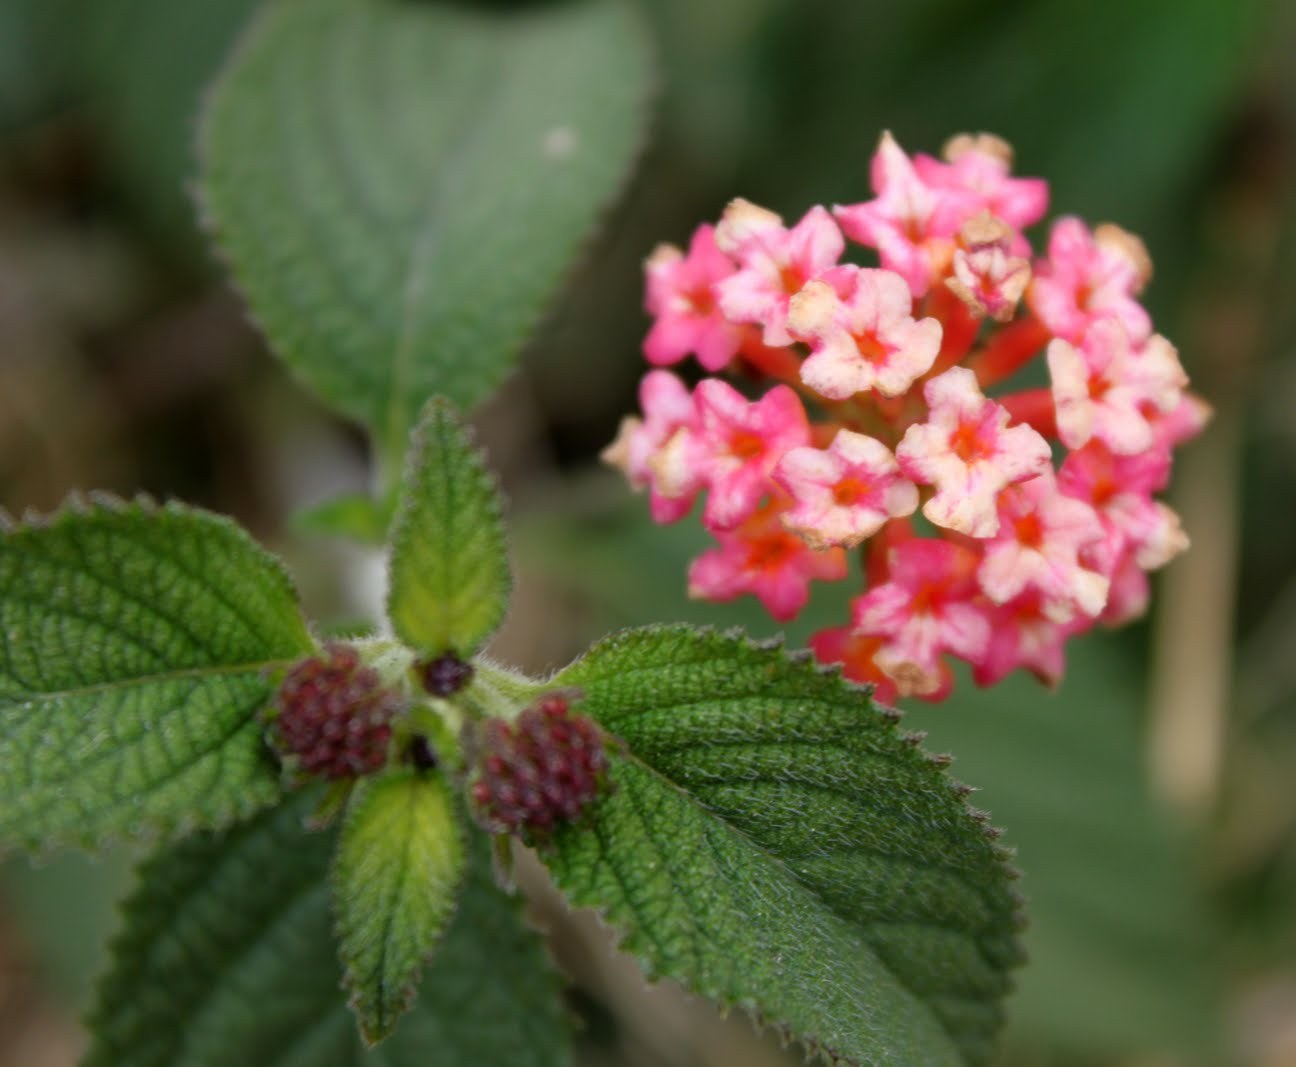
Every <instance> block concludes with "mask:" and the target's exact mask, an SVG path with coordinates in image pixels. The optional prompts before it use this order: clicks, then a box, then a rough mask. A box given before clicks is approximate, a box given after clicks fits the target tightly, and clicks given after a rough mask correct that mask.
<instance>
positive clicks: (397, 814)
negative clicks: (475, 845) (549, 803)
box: [333, 770, 464, 1043]
mask: <svg viewBox="0 0 1296 1067" xmlns="http://www.w3.org/2000/svg"><path fill="white" fill-rule="evenodd" d="M463 864H464V851H463V839H462V837H461V835H460V829H459V825H458V822H457V820H456V819H455V812H454V801H453V799H452V798H451V795H450V791H449V789H448V788H447V787H446V784H445V782H444V781H443V780H442V779H441V778H440V777H436V776H433V775H428V774H421V773H419V772H418V771H413V770H409V771H401V772H399V773H397V774H393V775H391V776H389V777H385V778H380V779H378V780H376V781H372V782H367V783H362V784H361V785H360V786H358V787H357V792H356V793H355V794H354V795H353V797H352V800H351V806H350V809H349V810H348V812H347V817H346V822H345V824H344V825H343V828H342V837H341V840H340V842H339V844H338V852H337V860H336V862H335V865H334V868H333V906H334V910H335V911H336V912H337V922H338V936H339V938H340V945H339V949H340V952H341V956H342V962H343V965H344V968H345V972H346V975H345V979H344V981H345V983H346V986H347V988H349V989H350V990H351V991H352V1004H351V1006H352V1007H353V1008H354V1009H355V1012H356V1015H357V1016H358V1017H359V1020H360V1030H361V1033H362V1034H363V1035H364V1038H365V1040H366V1041H368V1042H370V1043H377V1042H379V1041H381V1040H382V1039H383V1038H385V1037H387V1036H388V1035H389V1034H390V1033H391V1032H392V1030H393V1029H394V1028H395V1026H396V1021H397V1019H399V1018H400V1016H401V1014H402V1013H403V1012H405V1011H406V1010H407V1009H408V1008H409V1006H410V1004H411V1003H412V1002H413V1000H414V993H415V989H416V983H417V981H418V978H419V972H420V971H421V970H422V969H423V963H424V962H425V961H426V960H427V959H428V957H429V956H430V955H431V953H432V948H433V946H434V945H435V944H436V942H437V939H438V938H439V937H440V936H441V934H442V933H443V932H444V930H445V926H446V923H447V922H448V921H449V919H450V916H451V915H452V914H453V913H454V907H455V895H456V890H457V889H458V886H459V879H460V876H461V875H462V874H463Z"/></svg>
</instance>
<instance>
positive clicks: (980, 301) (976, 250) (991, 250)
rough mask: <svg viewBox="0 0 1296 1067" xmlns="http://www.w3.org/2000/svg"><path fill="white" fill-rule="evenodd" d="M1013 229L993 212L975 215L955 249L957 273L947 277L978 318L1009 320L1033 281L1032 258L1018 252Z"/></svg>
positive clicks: (960, 236)
mask: <svg viewBox="0 0 1296 1067" xmlns="http://www.w3.org/2000/svg"><path fill="white" fill-rule="evenodd" d="M1012 238H1013V232H1012V230H1010V229H1009V228H1008V227H1007V226H1006V225H1004V223H1002V222H1000V221H999V220H998V219H997V218H995V217H994V216H993V215H989V214H986V213H984V212H983V213H982V214H980V215H975V216H973V217H972V218H970V219H969V220H968V221H967V222H965V223H964V224H963V228H962V229H960V230H959V234H958V249H957V250H956V251H955V253H954V264H953V269H954V273H953V274H952V275H951V276H950V277H948V278H946V279H945V284H946V285H947V286H948V287H949V289H950V291H951V292H953V294H954V295H955V296H957V297H958V298H959V299H960V300H962V301H963V303H964V304H966V305H967V306H968V309H969V310H970V311H971V312H972V314H973V315H974V316H975V317H976V318H979V319H980V318H985V317H986V316H987V315H988V316H989V317H990V318H992V319H994V320H995V321H996V322H1007V321H1008V320H1009V319H1011V318H1012V317H1013V315H1014V314H1015V313H1016V311H1017V304H1018V301H1020V300H1021V298H1022V294H1023V293H1024V292H1025V291H1026V285H1027V283H1029V282H1030V261H1029V260H1027V259H1026V258H1025V257H1023V256H1019V255H1014V254H1013V250H1012Z"/></svg>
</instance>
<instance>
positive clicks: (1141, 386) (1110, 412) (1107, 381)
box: [1048, 318, 1188, 455]
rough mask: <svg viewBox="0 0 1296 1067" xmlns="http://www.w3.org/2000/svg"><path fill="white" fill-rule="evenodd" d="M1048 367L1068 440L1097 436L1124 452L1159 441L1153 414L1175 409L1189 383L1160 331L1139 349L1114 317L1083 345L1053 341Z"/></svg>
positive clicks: (1075, 444)
mask: <svg viewBox="0 0 1296 1067" xmlns="http://www.w3.org/2000/svg"><path fill="white" fill-rule="evenodd" d="M1048 367H1049V375H1050V377H1051V378H1052V380H1053V403H1054V405H1055V406H1056V408H1057V430H1058V436H1059V437H1060V438H1061V439H1062V443H1063V444H1065V445H1066V446H1067V447H1068V448H1080V447H1082V446H1083V445H1085V444H1087V443H1088V442H1089V441H1090V440H1091V439H1093V438H1096V439H1098V440H1100V441H1102V442H1103V443H1104V444H1105V445H1107V447H1108V448H1110V449H1111V450H1112V451H1113V452H1118V453H1121V454H1122V455H1132V454H1133V453H1135V452H1142V451H1144V450H1145V449H1148V448H1151V447H1152V446H1153V445H1154V444H1155V443H1156V434H1155V432H1154V428H1153V423H1152V421H1151V420H1150V419H1149V418H1148V415H1149V414H1150V413H1151V412H1161V413H1163V414H1168V413H1170V412H1172V411H1174V410H1175V409H1176V408H1177V407H1179V405H1180V401H1181V400H1182V398H1183V391H1184V388H1185V387H1186V386H1187V384H1188V376H1187V375H1186V374H1185V373H1184V370H1183V367H1182V366H1180V364H1179V356H1178V353H1176V352H1175V349H1174V346H1173V345H1172V344H1171V343H1170V342H1169V341H1167V340H1166V339H1165V338H1164V337H1162V336H1160V335H1159V334H1157V335H1155V336H1153V337H1150V338H1148V339H1147V340H1146V341H1145V342H1143V344H1142V345H1141V346H1139V347H1138V348H1135V347H1134V346H1133V345H1132V343H1131V338H1130V335H1129V334H1128V332H1127V331H1126V330H1125V328H1124V327H1123V326H1122V325H1121V323H1120V321H1119V320H1117V319H1114V318H1111V319H1100V320H1098V321H1097V322H1095V323H1094V324H1093V325H1092V326H1091V327H1090V328H1089V330H1088V332H1087V333H1086V334H1085V335H1084V341H1083V344H1082V345H1081V347H1080V348H1079V349H1077V348H1076V347H1075V346H1074V345H1072V344H1071V343H1070V342H1068V341H1064V340H1061V339H1060V338H1059V339H1055V340H1053V341H1050V342H1049V346H1048Z"/></svg>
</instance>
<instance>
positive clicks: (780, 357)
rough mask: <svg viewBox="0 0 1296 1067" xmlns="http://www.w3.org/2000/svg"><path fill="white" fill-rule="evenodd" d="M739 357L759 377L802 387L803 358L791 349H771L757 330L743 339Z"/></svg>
mask: <svg viewBox="0 0 1296 1067" xmlns="http://www.w3.org/2000/svg"><path fill="white" fill-rule="evenodd" d="M739 355H740V356H741V357H742V359H743V361H744V362H745V363H746V364H747V365H748V366H749V367H750V368H751V369H753V370H755V371H756V372H757V375H758V376H763V377H766V378H773V379H774V380H775V381H780V382H787V383H788V384H789V385H791V386H794V387H796V388H798V389H799V388H800V387H801V357H800V356H799V355H797V353H796V352H795V351H794V350H793V349H791V348H770V347H769V346H768V345H766V344H765V343H764V342H762V341H761V339H760V333H759V332H758V331H757V330H756V329H754V328H753V329H752V330H751V331H750V332H748V333H747V334H746V336H744V337H743V342H742V347H741V348H740V349H739Z"/></svg>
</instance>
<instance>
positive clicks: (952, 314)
mask: <svg viewBox="0 0 1296 1067" xmlns="http://www.w3.org/2000/svg"><path fill="white" fill-rule="evenodd" d="M923 311H924V312H926V314H928V315H931V316H932V317H934V318H936V319H937V320H939V321H940V324H941V347H940V351H939V352H938V353H936V360H935V362H934V363H933V364H932V366H931V370H929V371H928V372H927V375H926V377H929V378H934V377H935V376H936V375H937V374H940V373H941V371H945V370H949V368H950V367H952V366H954V364H956V363H959V362H960V361H962V359H963V357H964V356H966V355H967V354H968V350H969V349H971V347H972V343H973V342H974V341H975V340H976V339H977V334H978V333H980V332H981V320H980V319H978V318H976V317H975V316H974V315H973V314H972V312H971V311H969V310H968V306H967V305H966V304H965V303H963V301H962V300H960V299H959V298H958V297H957V296H955V295H954V294H953V293H952V292H951V291H950V290H949V289H948V288H947V287H946V286H944V285H937V286H936V287H935V288H934V289H932V291H931V292H930V293H929V294H928V296H927V302H926V306H925V307H924V308H923Z"/></svg>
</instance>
